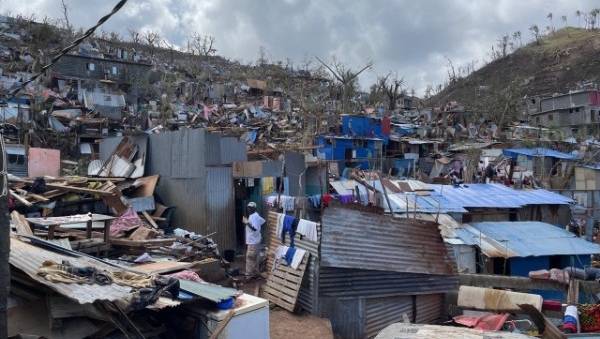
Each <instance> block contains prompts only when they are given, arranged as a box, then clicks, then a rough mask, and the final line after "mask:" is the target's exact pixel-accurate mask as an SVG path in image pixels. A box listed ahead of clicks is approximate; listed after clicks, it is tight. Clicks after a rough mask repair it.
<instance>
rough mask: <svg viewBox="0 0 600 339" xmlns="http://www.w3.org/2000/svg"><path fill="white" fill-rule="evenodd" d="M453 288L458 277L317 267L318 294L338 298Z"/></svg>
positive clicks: (456, 287) (448, 289)
mask: <svg viewBox="0 0 600 339" xmlns="http://www.w3.org/2000/svg"><path fill="white" fill-rule="evenodd" d="M390 282H393V283H390ZM457 289H458V276H447V275H430V274H416V273H400V272H390V271H372V270H357V269H347V268H334V267H321V268H320V269H319V295H327V296H332V297H338V298H351V297H384V296H395V295H415V294H436V293H445V292H451V291H456V290H457Z"/></svg>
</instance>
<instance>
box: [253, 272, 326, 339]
mask: <svg viewBox="0 0 600 339" xmlns="http://www.w3.org/2000/svg"><path fill="white" fill-rule="evenodd" d="M265 285H266V280H265V279H264V278H262V279H260V280H258V281H255V282H251V283H246V284H244V285H243V286H242V287H241V289H242V290H243V291H244V293H248V294H252V295H257V291H258V296H259V297H261V298H265V295H264V288H265ZM265 299H266V298H265ZM269 328H270V333H271V339H289V338H303V339H335V336H334V334H333V331H332V330H331V322H330V321H329V319H323V318H319V317H316V316H314V315H312V314H310V313H308V312H301V313H300V314H294V313H291V312H289V311H287V310H284V309H283V308H281V307H279V306H276V305H274V304H270V311H269Z"/></svg>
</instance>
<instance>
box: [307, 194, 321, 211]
mask: <svg viewBox="0 0 600 339" xmlns="http://www.w3.org/2000/svg"><path fill="white" fill-rule="evenodd" d="M309 199H310V202H311V203H312V205H313V207H314V208H319V207H321V195H320V194H315V195H312V196H311V197H310V198H309Z"/></svg>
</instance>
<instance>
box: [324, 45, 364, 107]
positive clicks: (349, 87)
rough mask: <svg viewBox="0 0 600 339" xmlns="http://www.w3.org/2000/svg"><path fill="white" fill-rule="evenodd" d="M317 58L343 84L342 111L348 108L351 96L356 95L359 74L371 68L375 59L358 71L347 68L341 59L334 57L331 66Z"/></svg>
mask: <svg viewBox="0 0 600 339" xmlns="http://www.w3.org/2000/svg"><path fill="white" fill-rule="evenodd" d="M316 58H317V60H318V61H319V62H320V63H321V64H322V65H323V66H325V67H326V68H327V69H328V70H329V72H331V74H332V75H333V76H334V77H335V78H336V79H337V81H339V82H340V84H341V91H342V100H341V101H342V107H341V108H342V111H345V110H346V109H347V108H348V105H349V103H350V98H351V97H352V95H354V91H355V90H356V87H357V78H358V76H359V75H360V74H361V73H362V72H364V71H365V70H366V69H368V68H371V67H372V66H373V61H369V62H368V63H367V64H366V65H365V66H364V67H363V68H361V69H360V70H358V71H353V70H352V69H350V68H347V67H346V66H345V65H343V64H342V63H341V62H340V61H338V60H337V59H336V57H335V56H334V57H333V61H332V64H331V66H330V65H328V64H326V63H325V62H323V60H321V59H319V57H316Z"/></svg>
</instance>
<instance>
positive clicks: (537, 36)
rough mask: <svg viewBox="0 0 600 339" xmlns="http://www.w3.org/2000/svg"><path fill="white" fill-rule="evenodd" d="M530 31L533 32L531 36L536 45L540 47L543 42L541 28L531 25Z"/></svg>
mask: <svg viewBox="0 0 600 339" xmlns="http://www.w3.org/2000/svg"><path fill="white" fill-rule="evenodd" d="M529 31H530V32H531V35H532V36H533V38H534V39H535V43H536V44H537V45H540V44H541V42H542V34H541V33H540V29H539V27H538V26H537V25H531V26H529Z"/></svg>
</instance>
